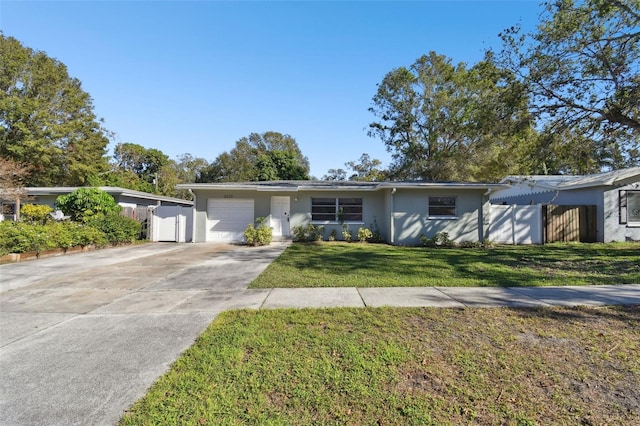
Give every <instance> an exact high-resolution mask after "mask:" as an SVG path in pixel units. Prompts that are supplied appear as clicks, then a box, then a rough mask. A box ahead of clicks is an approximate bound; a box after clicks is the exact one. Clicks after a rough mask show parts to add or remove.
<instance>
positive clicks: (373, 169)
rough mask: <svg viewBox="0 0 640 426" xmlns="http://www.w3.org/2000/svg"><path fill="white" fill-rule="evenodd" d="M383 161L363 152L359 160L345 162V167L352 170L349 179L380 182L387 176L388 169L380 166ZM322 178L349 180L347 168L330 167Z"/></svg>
mask: <svg viewBox="0 0 640 426" xmlns="http://www.w3.org/2000/svg"><path fill="white" fill-rule="evenodd" d="M381 164H382V162H381V161H380V160H378V159H376V158H371V157H370V156H369V154H366V153H365V154H362V155H361V156H360V159H359V160H358V161H348V162H346V163H344V165H345V167H347V168H348V169H349V170H352V171H353V173H352V174H351V175H350V176H349V180H353V181H368V182H380V181H383V180H385V179H386V178H387V171H386V170H383V169H382V168H380V165H381ZM322 180H329V181H343V180H347V171H346V170H345V169H329V170H327V174H326V175H324V176H323V177H322Z"/></svg>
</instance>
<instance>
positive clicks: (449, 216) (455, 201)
mask: <svg viewBox="0 0 640 426" xmlns="http://www.w3.org/2000/svg"><path fill="white" fill-rule="evenodd" d="M438 198H440V199H442V198H449V199H453V214H431V207H435V208H438V207H440V208H447V207H450V205H446V204H443V205H433V206H432V204H431V200H432V199H434V200H435V199H438ZM427 215H428V218H429V219H449V220H455V219H458V197H456V196H453V195H431V196H429V197H428V199H427Z"/></svg>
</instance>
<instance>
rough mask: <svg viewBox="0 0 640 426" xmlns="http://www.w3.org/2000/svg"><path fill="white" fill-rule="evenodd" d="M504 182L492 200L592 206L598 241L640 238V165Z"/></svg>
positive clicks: (506, 180) (512, 179) (505, 179)
mask: <svg viewBox="0 0 640 426" xmlns="http://www.w3.org/2000/svg"><path fill="white" fill-rule="evenodd" d="M501 183H503V184H508V185H509V187H508V188H505V189H502V190H499V191H496V192H493V193H492V194H491V196H490V199H491V203H492V204H507V205H536V204H541V205H543V206H572V207H575V208H576V209H577V208H578V207H579V206H593V207H592V208H591V210H593V212H594V218H595V221H594V222H595V223H593V231H594V232H595V236H594V237H595V238H594V240H595V241H598V242H610V241H629V240H632V241H640V167H633V168H629V169H623V170H615V171H612V172H607V173H598V174H593V175H585V176H563V175H560V176H546V175H542V176H535V175H533V176H508V177H506V178H504V179H503V180H502V181H501ZM565 211H566V210H565ZM584 211H586V210H583V212H584ZM583 219H584V218H582V217H580V220H583Z"/></svg>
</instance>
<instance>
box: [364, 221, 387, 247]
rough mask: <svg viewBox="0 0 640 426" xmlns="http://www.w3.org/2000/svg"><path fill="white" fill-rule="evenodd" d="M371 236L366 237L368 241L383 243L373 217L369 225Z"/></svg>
mask: <svg viewBox="0 0 640 426" xmlns="http://www.w3.org/2000/svg"><path fill="white" fill-rule="evenodd" d="M370 229H371V233H372V235H371V237H369V238H367V242H370V243H384V242H385V241H384V238H383V237H382V234H381V233H380V228H379V227H378V222H377V221H376V220H375V218H374V219H373V225H371V228H370Z"/></svg>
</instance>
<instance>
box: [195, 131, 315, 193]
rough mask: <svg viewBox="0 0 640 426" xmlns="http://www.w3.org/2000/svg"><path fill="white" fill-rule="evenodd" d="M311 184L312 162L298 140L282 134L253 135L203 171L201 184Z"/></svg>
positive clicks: (221, 155) (238, 142) (242, 140)
mask: <svg viewBox="0 0 640 426" xmlns="http://www.w3.org/2000/svg"><path fill="white" fill-rule="evenodd" d="M290 179H296V180H307V179H309V160H308V159H307V157H305V156H303V155H302V152H301V151H300V148H299V147H298V144H297V142H296V140H295V139H294V138H292V137H291V136H289V135H283V134H281V133H278V132H265V133H262V134H258V133H251V134H250V135H249V137H243V138H241V139H239V140H238V141H237V142H236V146H235V147H234V148H233V149H232V150H231V151H229V152H223V153H222V154H220V155H219V156H218V157H217V158H216V159H215V160H214V161H213V162H212V163H211V164H210V165H209V166H208V167H205V168H204V169H202V170H201V172H200V175H199V176H198V178H197V179H196V180H197V182H254V181H259V180H290Z"/></svg>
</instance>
